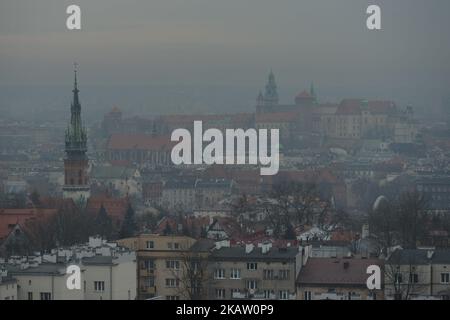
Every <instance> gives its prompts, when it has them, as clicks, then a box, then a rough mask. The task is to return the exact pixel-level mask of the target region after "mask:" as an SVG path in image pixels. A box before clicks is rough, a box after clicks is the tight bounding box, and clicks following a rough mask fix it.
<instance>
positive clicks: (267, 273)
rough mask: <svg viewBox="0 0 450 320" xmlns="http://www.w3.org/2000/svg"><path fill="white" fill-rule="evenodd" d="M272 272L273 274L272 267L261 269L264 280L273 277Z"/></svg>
mask: <svg viewBox="0 0 450 320" xmlns="http://www.w3.org/2000/svg"><path fill="white" fill-rule="evenodd" d="M273 274H274V272H273V270H272V269H264V270H263V279H264V280H272V279H273V278H274V277H273Z"/></svg>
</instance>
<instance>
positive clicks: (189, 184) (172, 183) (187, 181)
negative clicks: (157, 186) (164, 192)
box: [164, 178, 196, 189]
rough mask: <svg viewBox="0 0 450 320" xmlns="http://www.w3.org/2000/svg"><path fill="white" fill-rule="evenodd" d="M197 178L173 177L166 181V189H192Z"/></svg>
mask: <svg viewBox="0 0 450 320" xmlns="http://www.w3.org/2000/svg"><path fill="white" fill-rule="evenodd" d="M195 182H196V178H183V179H171V180H168V181H167V182H166V184H165V185H164V189H191V188H194V187H195Z"/></svg>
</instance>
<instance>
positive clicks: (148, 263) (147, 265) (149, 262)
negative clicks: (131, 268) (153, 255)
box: [144, 259, 155, 270]
mask: <svg viewBox="0 0 450 320" xmlns="http://www.w3.org/2000/svg"><path fill="white" fill-rule="evenodd" d="M144 269H147V270H151V269H155V260H153V259H149V260H145V261H144Z"/></svg>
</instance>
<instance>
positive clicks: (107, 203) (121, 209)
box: [86, 196, 128, 220]
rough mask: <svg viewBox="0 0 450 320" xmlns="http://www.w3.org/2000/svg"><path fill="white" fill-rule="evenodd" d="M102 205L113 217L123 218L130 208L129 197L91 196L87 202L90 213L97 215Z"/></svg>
mask: <svg viewBox="0 0 450 320" xmlns="http://www.w3.org/2000/svg"><path fill="white" fill-rule="evenodd" d="M102 205H103V207H104V208H105V210H106V212H107V213H108V215H109V216H110V217H111V218H113V219H116V220H123V218H124V216H125V213H126V212H127V209H128V199H127V198H111V197H108V196H94V197H90V198H89V199H88V201H87V204H86V210H87V211H88V212H89V213H90V214H94V215H97V214H98V212H99V211H100V208H101V206H102Z"/></svg>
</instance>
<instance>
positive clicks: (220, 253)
mask: <svg viewBox="0 0 450 320" xmlns="http://www.w3.org/2000/svg"><path fill="white" fill-rule="evenodd" d="M297 254H299V251H298V248H297V247H288V248H270V250H269V252H267V253H262V249H261V248H257V247H255V248H253V250H252V251H251V252H250V253H246V252H245V247H223V248H220V249H218V250H216V251H214V252H213V254H212V258H213V259H216V260H228V259H229V260H234V259H239V260H247V261H248V260H283V261H284V260H293V259H295V256H296V255H297Z"/></svg>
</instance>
